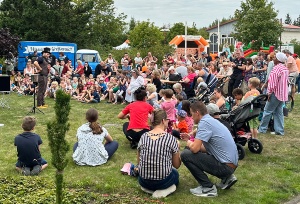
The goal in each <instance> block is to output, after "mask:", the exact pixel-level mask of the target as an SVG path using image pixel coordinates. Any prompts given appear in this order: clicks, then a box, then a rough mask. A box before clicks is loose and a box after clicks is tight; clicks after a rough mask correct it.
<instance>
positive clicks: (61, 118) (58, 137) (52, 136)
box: [47, 90, 71, 204]
mask: <svg viewBox="0 0 300 204" xmlns="http://www.w3.org/2000/svg"><path fill="white" fill-rule="evenodd" d="M70 99H71V97H70V95H68V94H66V93H64V92H63V91H62V90H58V91H57V92H56V103H55V106H54V109H55V115H56V119H55V120H54V121H52V122H49V123H47V132H48V139H49V147H50V149H51V153H52V164H53V166H54V167H55V168H56V174H55V183H56V203H57V204H61V203H63V178H64V177H63V173H64V169H65V168H66V166H67V164H68V159H66V154H67V152H68V151H69V145H68V143H67V141H66V140H65V136H66V132H67V131H68V130H69V128H70V124H69V123H68V120H69V113H70V110H71V105H70Z"/></svg>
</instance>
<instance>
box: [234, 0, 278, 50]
mask: <svg viewBox="0 0 300 204" xmlns="http://www.w3.org/2000/svg"><path fill="white" fill-rule="evenodd" d="M273 6H274V3H273V2H268V0H246V1H245V2H241V8H240V9H237V10H236V11H235V18H236V19H237V23H236V24H235V32H236V33H235V34H234V37H235V38H236V39H238V40H239V41H242V42H243V43H244V44H248V43H249V42H252V41H254V42H253V43H252V45H251V46H252V48H253V49H259V48H260V46H261V45H262V44H264V45H265V46H268V45H273V44H275V45H278V44H279V40H278V39H279V36H280V34H281V32H282V25H281V23H280V22H279V20H278V19H277V13H278V11H275V9H274V7H273Z"/></svg>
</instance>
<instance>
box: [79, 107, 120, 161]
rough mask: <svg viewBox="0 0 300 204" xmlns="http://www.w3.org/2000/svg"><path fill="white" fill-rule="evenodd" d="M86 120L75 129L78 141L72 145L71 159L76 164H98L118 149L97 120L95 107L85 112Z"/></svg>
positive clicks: (116, 144)
mask: <svg viewBox="0 0 300 204" xmlns="http://www.w3.org/2000/svg"><path fill="white" fill-rule="evenodd" d="M86 120H87V121H88V122H87V123H85V124H83V125H82V126H80V127H79V128H78V130H77V139H78V142H76V143H75V145H74V147H73V151H74V153H73V159H74V162H75V163H76V164H78V165H88V166H98V165H101V164H104V163H106V162H107V160H108V159H110V158H111V157H112V155H113V154H114V153H115V152H116V151H117V149H118V143H117V142H116V141H113V139H112V137H111V136H110V134H109V133H108V132H107V130H106V129H105V128H104V127H102V126H101V125H100V124H99V123H98V122H97V120H98V111H97V110H96V109H93V108H91V109H89V110H88V111H87V112H86ZM103 140H105V144H104V145H103Z"/></svg>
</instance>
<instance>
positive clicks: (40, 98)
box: [37, 75, 48, 106]
mask: <svg viewBox="0 0 300 204" xmlns="http://www.w3.org/2000/svg"><path fill="white" fill-rule="evenodd" d="M47 81H48V77H47V76H42V75H40V76H39V79H38V92H37V106H42V105H45V101H44V96H45V92H46V89H47Z"/></svg>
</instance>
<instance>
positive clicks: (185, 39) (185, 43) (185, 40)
mask: <svg viewBox="0 0 300 204" xmlns="http://www.w3.org/2000/svg"><path fill="white" fill-rule="evenodd" d="M184 33H185V37H184V57H185V59H187V58H186V47H187V22H185V31H184Z"/></svg>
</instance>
